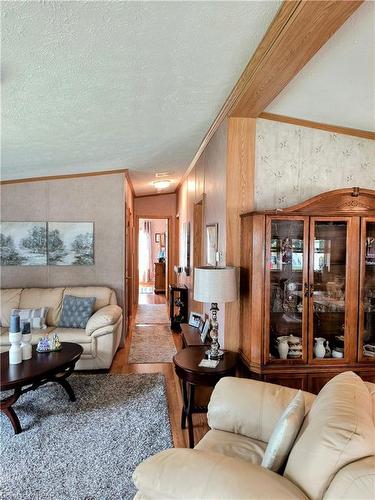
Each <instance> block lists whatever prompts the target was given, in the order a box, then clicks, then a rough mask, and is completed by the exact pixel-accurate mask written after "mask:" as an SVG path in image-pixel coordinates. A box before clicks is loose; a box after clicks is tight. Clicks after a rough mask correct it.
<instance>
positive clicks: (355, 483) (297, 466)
mask: <svg viewBox="0 0 375 500" xmlns="http://www.w3.org/2000/svg"><path fill="white" fill-rule="evenodd" d="M296 392H297V391H296V390H295V389H289V388H286V387H281V386H278V385H274V384H268V383H264V382H258V381H254V380H248V379H238V378H224V379H222V380H221V381H220V382H219V383H218V384H217V385H216V387H215V389H214V392H213V394H212V396H211V400H210V403H209V411H208V422H209V425H210V427H211V430H210V431H209V432H208V433H207V434H206V435H205V436H204V438H203V439H202V440H201V441H200V442H199V443H198V445H197V446H196V447H195V449H194V450H190V449H172V450H167V451H163V452H161V453H159V454H157V455H155V456H153V457H151V458H149V459H147V460H145V461H144V462H142V463H141V464H140V465H139V466H138V467H137V469H136V470H135V472H134V474H133V481H134V483H135V485H136V486H137V488H138V493H137V495H136V497H135V498H136V499H137V500H141V499H142V500H146V499H147V500H151V499H160V500H161V499H163V500H166V499H186V500H198V499H199V500H200V499H212V500H224V499H225V500H239V499H246V500H250V499H254V500H261V499H264V500H294V499H299V500H301V499H304V500H306V499H312V500H319V499H322V498H323V499H324V500H337V499H346V500H359V499H368V500H370V499H374V498H375V457H374V454H375V427H374V420H373V418H374V404H375V384H370V383H365V382H363V381H362V380H361V379H360V378H359V377H358V376H357V375H355V374H354V373H353V372H346V373H341V374H340V375H338V376H337V377H335V378H334V379H332V380H331V381H330V382H328V384H326V386H325V387H324V388H323V389H322V391H321V392H320V394H319V395H318V396H317V397H315V396H314V395H313V394H309V393H304V396H305V408H306V415H305V419H304V422H303V424H302V428H301V430H300V433H299V435H298V436H297V439H296V441H295V443H294V445H293V447H292V449H291V452H290V454H289V457H288V459H287V462H286V466H285V471H284V473H283V474H282V473H275V472H271V471H270V470H268V469H265V468H263V467H261V465H260V463H261V461H262V458H263V455H264V450H265V448H266V446H267V441H268V440H269V438H270V435H271V433H272V430H273V428H274V426H275V424H276V422H277V420H278V419H279V417H280V415H281V414H282V413H283V411H284V409H285V408H286V407H287V405H288V403H289V402H290V401H291V400H292V399H293V397H294V396H295V394H296Z"/></svg>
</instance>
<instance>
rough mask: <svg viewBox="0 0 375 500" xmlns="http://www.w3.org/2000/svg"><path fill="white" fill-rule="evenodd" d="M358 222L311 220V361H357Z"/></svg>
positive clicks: (315, 362)
mask: <svg viewBox="0 0 375 500" xmlns="http://www.w3.org/2000/svg"><path fill="white" fill-rule="evenodd" d="M358 249H359V218H357V217H353V218H351V217H342V218H339V217H331V218H328V217H312V218H311V222H310V270H309V273H310V276H309V278H310V279H309V281H310V283H309V298H310V304H309V335H310V338H309V361H310V363H312V364H322V363H326V364H340V363H341V364H342V363H348V362H349V361H354V360H355V357H356V356H355V350H356V345H355V344H356V338H357V316H358V314H357V311H358V280H357V279H358V278H357V274H358V273H357V269H358V258H359V255H358Z"/></svg>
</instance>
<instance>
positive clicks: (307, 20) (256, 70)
mask: <svg viewBox="0 0 375 500" xmlns="http://www.w3.org/2000/svg"><path fill="white" fill-rule="evenodd" d="M362 3H363V0H354V1H352V0H336V1H331V0H320V1H319V0H284V2H283V3H282V5H281V7H280V9H279V10H278V12H277V14H276V16H275V18H274V19H273V21H272V23H271V25H270V26H269V28H268V30H267V32H266V34H265V35H264V37H263V39H262V41H261V42H260V44H259V45H258V48H257V50H256V51H255V53H254V55H253V56H252V58H251V59H250V62H249V63H248V65H247V66H246V68H245V70H244V72H243V73H242V75H241V77H240V79H239V80H238V82H237V83H236V85H235V86H234V88H233V90H232V91H231V93H230V95H229V96H228V98H227V99H226V101H225V103H224V105H223V106H222V108H221V110H220V112H219V114H218V115H217V117H216V118H215V120H214V122H213V123H212V124H211V126H210V128H209V129H208V131H207V133H206V135H205V136H204V138H203V140H202V142H201V144H200V146H199V148H198V150H197V152H196V153H195V155H194V158H193V159H192V161H191V163H190V165H189V168H188V169H187V171H186V172H185V174H184V175H183V177H182V179H181V180H180V182H179V184H178V186H177V191H178V189H179V187H180V186H181V184H182V182H183V181H184V179H186V177H187V176H188V175H189V173H190V172H191V171H192V169H193V168H194V166H195V164H196V163H197V161H198V160H199V158H200V157H201V155H202V153H203V151H204V150H205V148H206V146H207V145H208V143H209V142H210V140H211V138H212V136H213V135H214V133H215V132H216V130H217V129H218V128H219V126H220V125H221V123H222V122H223V121H224V120H225V119H226V118H227V117H229V116H231V117H245V118H257V117H258V116H259V115H260V114H261V113H262V112H263V111H264V110H265V109H266V107H267V106H268V105H269V104H270V103H271V102H272V101H273V99H274V98H275V97H276V96H277V95H278V94H279V93H280V92H281V91H282V90H283V88H284V87H286V85H287V84H288V83H289V82H290V81H291V80H292V79H293V78H294V77H295V76H296V75H297V73H298V72H299V71H300V70H301V69H302V68H303V66H305V64H306V63H307V62H308V61H309V60H310V59H311V58H312V57H313V56H314V54H316V52H317V51H318V50H319V49H320V48H321V47H322V46H323V45H324V44H325V43H326V42H327V40H328V39H329V38H330V37H331V36H332V35H333V34H334V33H335V32H336V31H337V30H338V29H339V28H340V26H342V25H343V24H344V22H345V21H346V20H347V19H348V18H349V17H350V16H351V15H352V14H353V12H355V11H356V10H357V9H358V7H360V5H361V4H362ZM307 98H308V97H307Z"/></svg>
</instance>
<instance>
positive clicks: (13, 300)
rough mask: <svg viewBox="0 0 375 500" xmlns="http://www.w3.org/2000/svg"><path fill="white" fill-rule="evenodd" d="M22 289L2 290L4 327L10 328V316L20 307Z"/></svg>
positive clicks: (0, 306)
mask: <svg viewBox="0 0 375 500" xmlns="http://www.w3.org/2000/svg"><path fill="white" fill-rule="evenodd" d="M21 292H22V288H2V289H1V290H0V321H1V325H0V326H2V327H5V328H8V327H9V316H10V313H11V311H12V309H18V307H19V305H20V299H21Z"/></svg>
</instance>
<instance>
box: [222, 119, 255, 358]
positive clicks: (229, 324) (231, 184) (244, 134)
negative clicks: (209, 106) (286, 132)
mask: <svg viewBox="0 0 375 500" xmlns="http://www.w3.org/2000/svg"><path fill="white" fill-rule="evenodd" d="M255 129H256V124H255V119H252V118H229V119H228V131H227V141H228V146H227V176H226V198H227V204H226V264H227V266H235V267H237V268H239V267H240V265H241V219H240V214H241V213H244V212H247V211H249V210H252V209H253V208H254V163H255ZM240 336H241V335H240V299H239V298H238V300H237V301H235V302H231V303H227V304H226V305H225V347H226V348H227V349H230V350H234V351H237V350H238V349H239V347H240Z"/></svg>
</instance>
